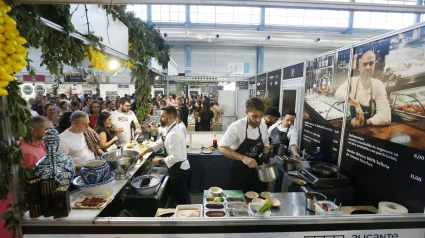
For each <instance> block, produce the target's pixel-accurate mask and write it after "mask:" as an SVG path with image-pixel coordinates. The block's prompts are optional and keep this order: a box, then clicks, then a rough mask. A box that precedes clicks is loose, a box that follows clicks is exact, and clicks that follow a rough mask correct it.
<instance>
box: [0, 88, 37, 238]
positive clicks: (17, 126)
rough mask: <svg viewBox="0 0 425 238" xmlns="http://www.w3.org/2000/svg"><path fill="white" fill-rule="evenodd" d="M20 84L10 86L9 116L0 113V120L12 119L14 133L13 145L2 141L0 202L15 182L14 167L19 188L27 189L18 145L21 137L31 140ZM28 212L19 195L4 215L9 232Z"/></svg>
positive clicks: (0, 150)
mask: <svg viewBox="0 0 425 238" xmlns="http://www.w3.org/2000/svg"><path fill="white" fill-rule="evenodd" d="M19 84H20V83H19V82H17V81H14V82H11V83H10V84H9V86H8V87H7V91H8V92H9V95H8V96H7V114H5V113H6V112H4V111H0V118H6V117H9V118H10V123H11V131H12V137H13V140H12V143H11V144H10V145H9V144H8V143H7V142H4V141H0V154H1V155H2V156H0V161H1V170H2V172H1V174H0V200H5V199H7V194H8V193H9V190H10V184H12V182H13V181H14V178H13V169H12V168H13V166H16V165H17V166H18V173H19V175H18V176H19V183H18V184H19V186H20V188H19V189H20V190H21V191H25V188H26V183H25V180H26V177H27V176H25V173H26V172H27V171H26V170H25V169H24V168H23V167H22V165H21V160H22V159H23V153H22V151H21V150H20V149H19V145H18V144H17V143H16V141H17V140H19V138H20V137H23V138H24V139H25V140H26V141H29V140H31V138H30V137H29V135H28V133H27V132H28V130H29V129H30V128H29V120H30V115H29V112H28V111H27V110H26V109H25V106H24V104H23V102H22V98H21V96H20V95H19ZM26 210H27V207H26V202H25V197H24V196H22V193H21V194H18V203H17V204H16V205H15V206H12V204H9V205H8V206H7V211H6V212H5V213H4V214H3V215H2V218H3V219H4V220H5V221H6V222H5V227H6V226H8V227H9V228H8V230H13V232H15V231H16V228H17V226H18V225H19V222H20V220H21V214H22V213H23V212H24V211H26Z"/></svg>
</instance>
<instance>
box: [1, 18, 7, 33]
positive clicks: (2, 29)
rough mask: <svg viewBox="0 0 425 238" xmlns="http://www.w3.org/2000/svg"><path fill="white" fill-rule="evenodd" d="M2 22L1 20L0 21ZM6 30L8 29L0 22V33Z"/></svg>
mask: <svg viewBox="0 0 425 238" xmlns="http://www.w3.org/2000/svg"><path fill="white" fill-rule="evenodd" d="M0 23H1V21H0ZM5 31H6V29H5V28H4V26H3V25H1V24H0V33H4V32H5Z"/></svg>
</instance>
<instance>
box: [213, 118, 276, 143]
mask: <svg viewBox="0 0 425 238" xmlns="http://www.w3.org/2000/svg"><path fill="white" fill-rule="evenodd" d="M247 121H248V117H245V118H242V119H240V120H237V121H235V122H233V123H232V124H230V126H229V127H228V128H227V130H226V133H224V135H223V137H221V139H220V141H219V142H218V146H230V148H231V149H232V150H234V151H235V150H237V149H238V147H239V146H240V145H241V144H242V142H243V141H244V140H245V139H246V133H247V130H248V138H249V139H253V140H256V139H258V137H259V136H260V134H259V132H258V127H257V128H252V126H250V125H248V129H247V128H246V123H247ZM260 131H261V134H262V139H263V143H264V146H269V145H270V143H269V133H268V132H267V126H266V123H265V122H264V120H262V121H261V123H260Z"/></svg>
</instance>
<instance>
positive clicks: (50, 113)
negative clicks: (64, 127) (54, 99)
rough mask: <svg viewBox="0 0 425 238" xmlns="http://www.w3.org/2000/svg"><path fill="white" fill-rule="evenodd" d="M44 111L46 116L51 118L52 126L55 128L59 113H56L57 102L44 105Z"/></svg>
mask: <svg viewBox="0 0 425 238" xmlns="http://www.w3.org/2000/svg"><path fill="white" fill-rule="evenodd" d="M43 113H44V116H45V117H47V119H49V122H50V127H51V128H54V127H55V126H56V125H57V124H58V115H56V109H55V104H53V103H50V102H48V103H45V104H44V105H43Z"/></svg>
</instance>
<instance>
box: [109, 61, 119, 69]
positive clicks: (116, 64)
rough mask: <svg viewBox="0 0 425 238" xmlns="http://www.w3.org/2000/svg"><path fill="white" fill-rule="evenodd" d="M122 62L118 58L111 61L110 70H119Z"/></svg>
mask: <svg viewBox="0 0 425 238" xmlns="http://www.w3.org/2000/svg"><path fill="white" fill-rule="evenodd" d="M119 67H120V64H119V63H118V61H116V60H111V61H109V70H118V68H119Z"/></svg>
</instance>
